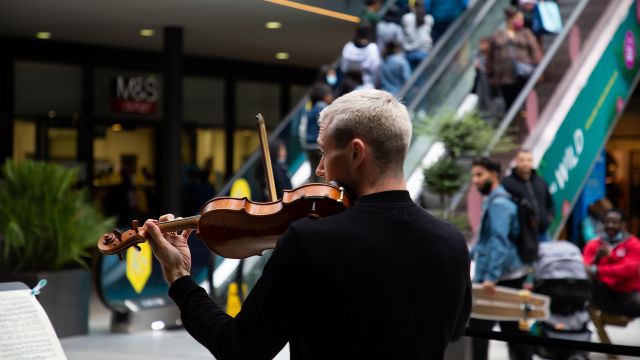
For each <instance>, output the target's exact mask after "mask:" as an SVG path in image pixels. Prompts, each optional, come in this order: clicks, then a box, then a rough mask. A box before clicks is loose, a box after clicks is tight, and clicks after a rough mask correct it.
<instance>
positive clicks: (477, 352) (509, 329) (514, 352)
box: [469, 276, 533, 360]
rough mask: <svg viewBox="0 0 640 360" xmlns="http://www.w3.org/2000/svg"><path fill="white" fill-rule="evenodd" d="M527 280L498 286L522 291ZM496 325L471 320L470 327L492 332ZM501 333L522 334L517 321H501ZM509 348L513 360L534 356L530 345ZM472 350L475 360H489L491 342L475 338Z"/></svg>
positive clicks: (513, 281)
mask: <svg viewBox="0 0 640 360" xmlns="http://www.w3.org/2000/svg"><path fill="white" fill-rule="evenodd" d="M525 280H526V276H523V277H521V278H517V279H514V280H505V281H498V283H497V285H498V286H505V287H510V288H513V289H522V284H524V281H525ZM495 324H496V321H490V320H478V319H473V318H472V319H471V320H470V321H469V327H470V328H472V329H479V330H491V329H493V326H494V325H495ZM499 324H500V331H502V332H503V333H512V334H522V333H523V332H522V331H520V329H519V328H518V322H517V321H500V322H499ZM508 346H509V358H510V359H512V360H530V359H531V356H532V354H533V349H532V348H531V347H530V346H528V345H520V344H508ZM471 348H472V354H473V360H487V355H488V353H489V340H487V339H479V338H473V339H471Z"/></svg>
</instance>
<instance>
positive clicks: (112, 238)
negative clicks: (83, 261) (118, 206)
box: [98, 220, 147, 260]
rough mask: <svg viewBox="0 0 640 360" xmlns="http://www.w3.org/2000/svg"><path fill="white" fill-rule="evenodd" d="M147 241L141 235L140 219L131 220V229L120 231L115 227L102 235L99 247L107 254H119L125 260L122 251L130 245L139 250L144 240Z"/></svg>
mask: <svg viewBox="0 0 640 360" xmlns="http://www.w3.org/2000/svg"><path fill="white" fill-rule="evenodd" d="M145 241H147V239H145V238H144V237H143V236H141V235H140V232H139V227H138V220H133V221H132V222H131V230H127V231H125V232H120V231H119V230H118V229H113V230H112V231H111V232H110V233H106V234H104V235H102V237H101V238H100V241H99V242H98V248H99V249H100V252H102V253H103V254H106V255H114V254H117V255H118V258H120V260H124V257H123V256H122V253H123V252H124V251H125V250H127V249H128V248H130V247H134V248H135V249H136V250H137V251H140V250H141V249H140V246H138V244H141V243H143V242H145Z"/></svg>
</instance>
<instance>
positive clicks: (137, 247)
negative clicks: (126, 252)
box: [133, 245, 142, 252]
mask: <svg viewBox="0 0 640 360" xmlns="http://www.w3.org/2000/svg"><path fill="white" fill-rule="evenodd" d="M133 247H134V248H135V249H136V251H137V252H140V251H142V249H141V248H140V246H138V245H133Z"/></svg>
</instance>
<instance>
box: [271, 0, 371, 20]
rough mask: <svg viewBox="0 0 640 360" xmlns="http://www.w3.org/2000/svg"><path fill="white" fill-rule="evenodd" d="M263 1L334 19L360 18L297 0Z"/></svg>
mask: <svg viewBox="0 0 640 360" xmlns="http://www.w3.org/2000/svg"><path fill="white" fill-rule="evenodd" d="M264 1H266V2H270V3H272V4H277V5H282V6H286V7H290V8H293V9H298V10H302V11H307V12H310V13H314V14H318V15H322V16H328V17H332V18H334V19H339V20H344V21H349V22H353V23H356V24H358V23H359V22H360V18H359V17H358V16H353V15H349V14H345V13H341V12H338V11H333V10H327V9H323V8H321V7H317V6H311V5H307V4H301V3H299V2H297V1H291V0H264Z"/></svg>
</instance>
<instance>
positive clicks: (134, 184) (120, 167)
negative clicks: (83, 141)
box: [93, 125, 155, 226]
mask: <svg viewBox="0 0 640 360" xmlns="http://www.w3.org/2000/svg"><path fill="white" fill-rule="evenodd" d="M154 135H155V131H154V129H153V128H149V127H138V128H134V129H126V130H125V129H121V128H120V127H118V126H116V125H114V126H112V127H109V128H103V129H102V132H101V135H99V136H96V137H95V138H94V140H93V146H94V171H95V173H94V185H95V187H96V199H97V201H98V203H100V204H102V205H103V207H104V211H105V213H107V214H109V215H113V216H117V217H118V223H119V224H120V225H121V226H127V225H128V224H129V223H130V222H131V220H132V219H148V218H149V217H150V215H151V213H153V211H152V208H153V204H152V201H153V199H154V194H153V190H154V188H153V184H154V180H153V173H154V151H155V150H154ZM125 186H126V187H128V188H130V189H131V190H132V191H131V192H129V194H122V193H118V191H119V190H121V188H122V187H125ZM116 193H118V194H119V195H121V196H116V195H118V194H116Z"/></svg>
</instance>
